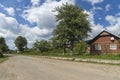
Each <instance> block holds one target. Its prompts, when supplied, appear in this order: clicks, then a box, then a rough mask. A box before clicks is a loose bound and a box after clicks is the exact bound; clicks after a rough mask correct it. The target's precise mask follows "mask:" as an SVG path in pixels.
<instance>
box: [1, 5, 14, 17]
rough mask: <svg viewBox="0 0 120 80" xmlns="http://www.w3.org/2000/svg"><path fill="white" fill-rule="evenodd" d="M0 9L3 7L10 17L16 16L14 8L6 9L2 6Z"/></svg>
mask: <svg viewBox="0 0 120 80" xmlns="http://www.w3.org/2000/svg"><path fill="white" fill-rule="evenodd" d="M0 7H2V8H3V9H4V10H6V11H7V13H8V14H9V15H10V16H14V15H15V9H14V8H13V7H5V6H4V5H2V4H0Z"/></svg>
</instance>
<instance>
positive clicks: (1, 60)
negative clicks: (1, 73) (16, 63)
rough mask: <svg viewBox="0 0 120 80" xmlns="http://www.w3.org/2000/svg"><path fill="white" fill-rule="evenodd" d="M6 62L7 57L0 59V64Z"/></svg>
mask: <svg viewBox="0 0 120 80" xmlns="http://www.w3.org/2000/svg"><path fill="white" fill-rule="evenodd" d="M6 60H8V56H6V55H5V56H4V57H0V63H2V62H4V61H6Z"/></svg>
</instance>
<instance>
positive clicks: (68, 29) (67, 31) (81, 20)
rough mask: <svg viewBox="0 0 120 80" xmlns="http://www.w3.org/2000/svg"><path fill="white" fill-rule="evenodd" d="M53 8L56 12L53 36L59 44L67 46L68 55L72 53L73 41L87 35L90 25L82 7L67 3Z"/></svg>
mask: <svg viewBox="0 0 120 80" xmlns="http://www.w3.org/2000/svg"><path fill="white" fill-rule="evenodd" d="M55 10H56V11H57V12H58V14H57V15H56V20H57V22H58V24H57V26H56V29H55V30H54V31H53V37H55V38H56V40H59V42H61V44H63V45H67V46H69V49H70V55H72V54H73V47H74V43H77V42H80V41H82V40H84V39H85V38H87V37H88V36H89V35H88V32H90V31H91V27H90V25H89V21H88V20H87V16H88V15H87V14H85V13H84V11H83V9H82V8H80V7H78V6H76V5H72V4H68V3H66V4H63V6H62V7H57V8H56V9H55Z"/></svg>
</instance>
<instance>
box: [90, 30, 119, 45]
mask: <svg viewBox="0 0 120 80" xmlns="http://www.w3.org/2000/svg"><path fill="white" fill-rule="evenodd" d="M104 32H106V33H108V34H109V35H111V36H113V37H115V38H117V39H120V38H119V37H118V36H116V35H114V34H112V33H110V32H108V31H105V30H103V31H102V32H100V33H99V34H98V35H97V36H96V37H94V38H93V39H92V40H90V41H89V44H90V43H92V42H93V41H94V40H96V39H97V38H98V37H100V36H107V35H108V34H103V35H102V33H104Z"/></svg>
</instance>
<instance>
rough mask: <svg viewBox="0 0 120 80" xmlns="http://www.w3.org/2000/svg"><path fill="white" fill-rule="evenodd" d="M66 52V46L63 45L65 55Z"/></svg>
mask: <svg viewBox="0 0 120 80" xmlns="http://www.w3.org/2000/svg"><path fill="white" fill-rule="evenodd" d="M65 53H66V47H65V46H64V47H63V55H65Z"/></svg>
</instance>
